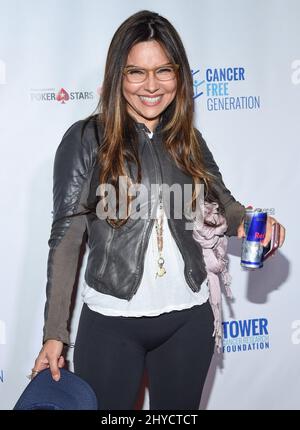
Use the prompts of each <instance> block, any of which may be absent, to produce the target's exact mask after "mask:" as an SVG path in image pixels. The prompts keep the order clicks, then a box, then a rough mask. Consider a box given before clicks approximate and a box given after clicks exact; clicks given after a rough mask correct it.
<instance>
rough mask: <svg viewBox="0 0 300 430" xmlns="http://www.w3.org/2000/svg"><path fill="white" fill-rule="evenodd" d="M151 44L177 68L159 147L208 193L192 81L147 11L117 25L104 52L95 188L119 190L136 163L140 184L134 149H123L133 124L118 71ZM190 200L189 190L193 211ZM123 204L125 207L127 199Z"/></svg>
mask: <svg viewBox="0 0 300 430" xmlns="http://www.w3.org/2000/svg"><path fill="white" fill-rule="evenodd" d="M150 40H155V41H157V42H158V43H159V44H160V45H161V46H162V48H163V49H164V50H165V52H166V55H167V56H168V58H169V60H170V62H171V63H174V64H179V66H180V67H179V70H178V73H177V93H176V97H175V99H174V100H173V102H172V103H171V104H170V105H169V106H168V108H167V110H166V112H165V113H163V115H164V116H165V117H167V121H164V126H163V129H162V133H163V136H164V145H165V147H166V149H167V150H168V151H169V153H170V154H171V156H172V157H173V159H174V160H175V162H176V164H177V165H178V167H179V168H180V169H182V170H183V171H184V172H185V173H187V174H189V175H191V176H192V177H193V184H194V185H195V184H199V183H204V184H205V185H206V190H208V189H209V188H210V187H209V185H210V182H211V180H212V175H211V174H210V173H209V172H208V171H207V170H206V169H205V168H204V163H203V159H202V154H201V150H200V148H199V142H198V140H197V136H196V134H195V129H194V127H193V113H194V101H193V80H192V75H191V69H190V66H189V63H188V59H187V55H186V52H185V49H184V46H183V44H182V41H181V39H180V36H179V34H178V33H177V31H176V30H175V28H174V27H173V25H172V24H171V23H170V22H169V21H168V20H167V19H165V18H164V17H162V16H160V15H159V14H158V13H155V12H150V11H147V10H144V11H140V12H138V13H135V14H134V15H132V16H130V17H129V18H128V19H126V21H124V22H123V23H122V24H121V26H120V27H119V28H118V29H117V31H116V32H115V34H114V36H113V38H112V41H111V44H110V47H109V50H108V54H107V60H106V67H105V74H104V81H103V86H102V93H101V97H100V101H99V104H98V107H97V110H98V114H99V120H100V122H101V123H102V124H103V142H102V145H101V150H100V151H99V163H100V165H101V168H100V178H99V181H100V184H105V183H110V184H112V185H114V187H115V189H116V190H118V178H119V177H120V176H126V177H128V173H127V171H126V166H125V160H126V159H130V160H133V161H134V162H135V163H136V165H137V172H138V174H137V178H136V182H140V180H141V165H140V161H139V158H138V154H137V151H136V148H135V146H134V145H131V146H130V147H129V148H128V147H126V148H125V145H124V142H125V139H126V138H128V137H131V139H132V140H134V121H133V120H132V118H131V117H130V116H129V114H128V113H127V107H126V100H125V98H124V97H123V94H122V82H123V74H122V71H123V70H124V67H125V66H126V62H127V57H128V54H129V52H130V50H131V48H132V47H133V46H134V45H135V44H137V43H139V42H145V41H150ZM129 140H130V139H129ZM129 182H130V180H129ZM117 195H118V193H117ZM195 199H196V194H195V187H194V194H193V200H192V206H193V208H194V202H195ZM127 203H128V204H129V203H130V199H129V198H128V201H127ZM129 215H130V214H129ZM126 220H127V219H125V220H124V219H123V220H112V219H111V220H110V224H111V225H113V226H115V227H118V226H120V225H122V224H124V222H126Z"/></svg>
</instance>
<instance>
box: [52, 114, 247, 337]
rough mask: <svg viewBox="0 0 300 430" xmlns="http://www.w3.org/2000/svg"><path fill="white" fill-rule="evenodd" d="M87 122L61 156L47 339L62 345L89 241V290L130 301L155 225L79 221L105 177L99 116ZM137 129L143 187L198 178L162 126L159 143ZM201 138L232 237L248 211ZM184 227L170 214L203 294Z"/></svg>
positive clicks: (198, 258) (196, 256)
mask: <svg viewBox="0 0 300 430" xmlns="http://www.w3.org/2000/svg"><path fill="white" fill-rule="evenodd" d="M83 124H84V121H78V122H76V123H75V124H73V125H72V126H71V127H70V128H69V129H68V130H67V132H66V133H65V135H64V136H63V139H62V142H61V143H60V145H59V147H58V149H57V152H56V156H55V162H54V178H53V180H54V183H53V223H52V230H51V236H50V239H49V247H50V250H49V257H48V273H47V275H48V282H47V301H46V306H45V325H44V341H46V340H47V339H57V340H61V341H63V342H64V343H69V334H68V328H67V327H68V319H69V308H70V302H71V295H72V290H73V286H74V283H75V278H76V274H77V266H78V260H79V256H80V249H81V245H82V242H83V240H84V238H87V243H88V247H89V256H88V262H87V267H86V271H85V280H86V282H87V284H88V285H89V286H90V287H92V288H94V289H95V290H97V291H100V292H101V293H104V294H110V295H112V296H114V297H118V298H120V299H125V300H130V299H131V298H132V297H133V296H134V294H135V293H136V291H137V289H138V287H139V284H140V282H141V278H142V275H143V265H144V257H145V251H146V248H147V245H148V240H149V237H150V234H151V230H152V228H153V223H154V220H153V219H151V218H150V217H147V218H146V219H141V218H136V219H134V218H129V219H128V221H127V222H126V224H125V225H123V226H122V227H120V228H119V229H114V228H113V227H111V226H110V225H109V224H108V223H107V221H106V220H101V219H99V218H98V217H97V215H96V214H95V213H93V212H90V213H87V214H86V215H81V216H73V215H74V214H77V213H80V212H82V211H84V209H85V207H86V206H91V204H92V203H93V202H95V198H96V188H97V186H98V178H99V165H98V162H97V152H98V150H99V144H100V145H101V142H100V143H99V138H98V137H97V136H99V128H98V126H97V122H96V120H95V117H94V119H93V120H91V121H90V122H89V123H88V125H87V126H86V127H85V128H84V131H83ZM136 131H137V135H138V150H139V156H140V160H141V167H142V184H143V185H145V187H146V188H147V189H148V190H149V191H150V188H151V187H150V184H161V183H165V184H168V185H169V186H172V184H175V183H176V184H179V185H180V186H181V187H183V186H184V184H192V177H191V176H189V175H186V174H185V173H184V172H182V171H181V170H180V169H179V168H178V167H177V166H176V164H175V162H174V161H173V159H172V158H171V157H170V155H169V154H168V152H167V151H166V150H165V148H164V145H163V142H162V137H161V133H160V126H158V127H157V128H156V130H155V132H154V135H153V138H152V140H150V139H149V137H148V135H147V133H146V132H145V126H144V125H143V124H138V123H136ZM197 134H198V136H199V145H200V147H201V150H202V153H203V156H204V160H205V165H206V168H207V169H208V170H210V171H211V172H212V173H213V174H214V175H215V176H216V177H217V181H216V184H215V189H216V191H217V193H218V196H219V199H220V201H221V203H222V204H223V206H224V208H225V217H226V220H227V223H228V230H227V235H229V236H231V235H235V234H236V232H237V228H238V226H239V225H240V223H241V221H242V218H243V216H244V207H243V206H242V205H241V204H240V203H238V202H237V201H236V200H235V199H234V198H233V197H232V195H231V193H230V191H229V190H228V189H227V188H226V187H225V185H224V183H223V181H222V177H221V174H220V173H219V169H218V166H217V165H216V163H215V161H214V159H213V157H212V154H211V152H210V151H209V149H208V148H207V145H206V143H205V142H204V140H203V139H202V136H201V134H200V133H199V132H198V131H197ZM100 135H101V131H100ZM128 169H129V171H130V172H131V173H132V174H133V175H134V174H135V173H136V172H135V171H134V169H135V167H134V166H133V165H131V164H130V163H128ZM156 199H157V196H156V195H153V192H152V193H150V192H149V195H148V196H147V201H142V205H145V204H146V205H148V203H149V200H151V201H155V200H156ZM170 206H171V207H172V203H171V205H170ZM185 223H186V219H185V218H184V217H182V219H175V218H174V213H172V209H171V211H170V218H169V219H168V224H169V228H170V230H171V233H172V235H173V237H174V239H175V241H176V244H177V245H178V247H179V249H180V252H181V254H182V257H183V260H184V264H185V269H184V274H185V278H186V282H187V283H188V285H189V286H190V288H191V289H192V290H193V291H199V289H200V286H201V284H202V282H203V281H204V279H205V278H206V271H205V266H204V262H203V258H202V249H201V246H200V245H199V243H198V242H196V241H195V240H194V239H193V236H192V230H186V229H185Z"/></svg>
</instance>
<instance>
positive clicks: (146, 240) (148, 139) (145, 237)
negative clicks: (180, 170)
mask: <svg viewBox="0 0 300 430" xmlns="http://www.w3.org/2000/svg"><path fill="white" fill-rule="evenodd" d="M143 133H144V138H145V139H146V141H147V143H148V146H149V148H150V152H151V154H152V159H153V161H154V166H155V169H154V170H155V180H156V183H158V184H159V185H160V188H161V182H159V180H158V175H157V166H156V162H155V156H153V149H152V144H151V142H150V138H149V136H148V135H147V134H146V132H145V131H143ZM150 187H151V184H150ZM153 224H154V219H152V218H150V221H149V225H148V227H147V228H148V230H147V231H146V234H145V236H144V240H143V243H142V246H141V249H143V246H144V243H145V242H146V243H148V242H149V238H150V234H151V231H152V228H153ZM137 269H140V267H138V268H137ZM141 282H142V277H140V279H139V281H138V282H137V284H136V285H135V287H134V288H133V290H132V291H131V292H130V295H129V296H128V297H127V298H128V299H131V298H132V297H133V296H134V295H135V293H136V292H137V289H138V287H139V285H140V283H141Z"/></svg>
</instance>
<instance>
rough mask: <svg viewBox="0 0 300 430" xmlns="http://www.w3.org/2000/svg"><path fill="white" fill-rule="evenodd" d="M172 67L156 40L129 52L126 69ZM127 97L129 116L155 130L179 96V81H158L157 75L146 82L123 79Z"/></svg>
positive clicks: (138, 45) (151, 73)
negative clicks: (177, 94)
mask: <svg viewBox="0 0 300 430" xmlns="http://www.w3.org/2000/svg"><path fill="white" fill-rule="evenodd" d="M167 64H170V60H169V59H168V57H167V55H166V53H165V51H164V50H163V48H162V47H161V45H160V44H159V43H158V42H156V41H155V40H151V41H149V42H140V43H137V44H136V45H134V46H133V47H132V49H131V50H130V52H129V55H128V58H127V62H126V67H128V66H130V67H137V68H143V69H148V70H150V69H155V68H157V67H160V66H163V65H167ZM122 88H123V95H124V97H125V99H126V102H127V111H128V113H129V114H130V115H131V116H132V117H133V118H134V119H135V120H136V121H137V122H142V123H144V124H145V125H146V126H147V127H148V128H149V129H150V130H152V131H153V130H154V128H155V126H156V124H157V123H158V121H159V116H160V115H161V113H162V112H163V111H164V110H165V109H166V108H167V107H168V106H169V105H170V103H172V101H173V100H174V98H175V96H176V90H177V80H176V78H175V79H172V80H168V81H160V80H158V79H157V78H156V77H155V75H154V73H153V72H150V73H148V77H147V79H146V80H145V81H144V82H142V83H132V82H129V81H128V78H127V77H126V76H124V78H123V86H122Z"/></svg>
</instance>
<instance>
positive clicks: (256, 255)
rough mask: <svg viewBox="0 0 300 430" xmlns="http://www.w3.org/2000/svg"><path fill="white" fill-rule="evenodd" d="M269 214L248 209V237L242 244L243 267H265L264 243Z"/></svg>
mask: <svg viewBox="0 0 300 430" xmlns="http://www.w3.org/2000/svg"><path fill="white" fill-rule="evenodd" d="M267 217H268V213H267V212H264V211H262V210H261V209H249V208H248V209H246V213H245V220H244V228H245V233H246V237H245V238H244V240H243V244H242V255H241V266H242V267H245V268H247V269H258V268H260V267H262V266H263V251H264V248H263V245H262V243H261V242H262V241H263V240H264V238H265V235H266V227H267Z"/></svg>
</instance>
